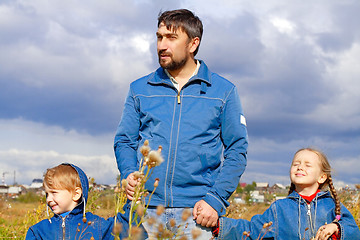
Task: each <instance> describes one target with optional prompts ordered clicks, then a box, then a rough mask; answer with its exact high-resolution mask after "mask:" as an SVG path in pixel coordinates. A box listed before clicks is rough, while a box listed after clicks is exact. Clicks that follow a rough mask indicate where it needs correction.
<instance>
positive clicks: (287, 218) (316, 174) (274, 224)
mask: <svg viewBox="0 0 360 240" xmlns="http://www.w3.org/2000/svg"><path fill="white" fill-rule="evenodd" d="M290 179H291V187H290V191H289V195H288V197H287V198H286V199H282V200H277V201H275V202H274V203H273V204H271V206H270V207H269V208H268V209H267V210H266V211H265V212H264V214H262V215H255V216H254V217H253V218H252V219H251V221H247V220H244V219H230V218H225V217H224V218H220V219H219V224H218V227H219V228H218V231H214V233H216V232H218V234H217V239H245V238H246V239H264V240H265V239H284V240H285V239H286V240H289V239H299V240H304V239H305V240H310V239H315V240H325V239H349V240H350V239H351V240H355V239H360V231H359V227H358V226H357V225H356V223H355V220H354V218H353V216H352V215H351V213H350V212H349V211H348V210H347V209H346V208H345V207H344V206H343V205H341V204H340V202H339V199H338V196H337V194H336V191H335V188H334V186H333V182H332V178H331V167H330V164H329V162H328V160H327V158H326V156H325V155H324V154H323V153H321V152H319V151H317V150H315V149H312V148H305V149H300V150H299V151H297V152H296V153H295V156H294V159H293V161H292V164H291V168H290ZM326 188H328V189H329V190H330V192H331V194H330V192H329V191H323V190H324V189H326ZM198 211H201V209H198ZM261 237H262V238H261Z"/></svg>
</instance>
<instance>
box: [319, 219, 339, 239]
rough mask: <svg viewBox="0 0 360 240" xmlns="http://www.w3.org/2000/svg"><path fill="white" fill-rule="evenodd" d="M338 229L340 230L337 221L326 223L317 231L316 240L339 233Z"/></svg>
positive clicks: (328, 237)
mask: <svg viewBox="0 0 360 240" xmlns="http://www.w3.org/2000/svg"><path fill="white" fill-rule="evenodd" d="M338 231H339V230H338V226H337V225H336V223H330V224H325V225H323V226H321V227H320V228H319V230H318V232H317V233H316V237H315V240H327V239H330V236H331V235H333V234H334V233H335V234H339V233H338Z"/></svg>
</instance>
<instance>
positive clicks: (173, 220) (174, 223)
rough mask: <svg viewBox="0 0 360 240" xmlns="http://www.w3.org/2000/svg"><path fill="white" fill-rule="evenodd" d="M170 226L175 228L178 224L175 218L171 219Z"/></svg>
mask: <svg viewBox="0 0 360 240" xmlns="http://www.w3.org/2000/svg"><path fill="white" fill-rule="evenodd" d="M170 226H171V227H172V228H173V227H175V226H176V220H175V219H174V218H171V219H170Z"/></svg>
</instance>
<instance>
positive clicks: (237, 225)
mask: <svg viewBox="0 0 360 240" xmlns="http://www.w3.org/2000/svg"><path fill="white" fill-rule="evenodd" d="M275 216H276V205H275V204H272V205H271V206H270V207H269V208H268V209H267V210H266V211H265V212H264V213H263V214H259V215H255V216H253V217H252V218H251V220H250V221H248V220H245V219H232V218H226V217H221V218H220V220H219V224H220V226H219V228H220V229H219V235H218V238H217V239H244V238H245V236H244V232H245V231H246V232H247V233H249V234H250V236H249V238H246V239H264V240H268V239H274V238H275V235H276V231H275V230H274V229H277V225H278V222H277V220H276V218H275ZM269 222H271V223H272V225H271V226H269V227H267V228H264V225H265V224H268V223H269Z"/></svg>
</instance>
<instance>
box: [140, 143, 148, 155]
mask: <svg viewBox="0 0 360 240" xmlns="http://www.w3.org/2000/svg"><path fill="white" fill-rule="evenodd" d="M140 152H141V154H142V155H143V156H144V157H147V156H148V155H149V152H150V147H149V145H145V143H144V145H143V146H141V147H140Z"/></svg>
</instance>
